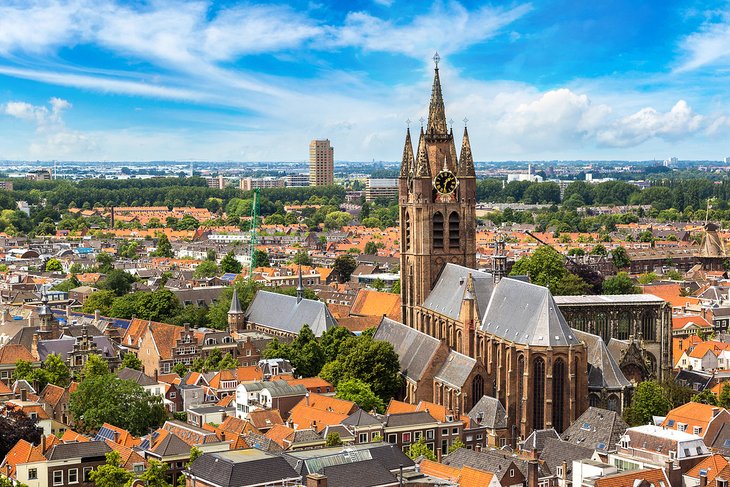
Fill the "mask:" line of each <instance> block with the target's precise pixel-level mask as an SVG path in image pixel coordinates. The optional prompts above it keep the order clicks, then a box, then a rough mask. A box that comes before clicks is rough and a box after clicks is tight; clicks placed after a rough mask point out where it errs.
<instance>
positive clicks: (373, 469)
mask: <svg viewBox="0 0 730 487" xmlns="http://www.w3.org/2000/svg"><path fill="white" fill-rule="evenodd" d="M322 473H323V474H324V475H325V476H326V477H327V487H376V486H380V485H395V484H397V483H398V479H397V478H396V477H395V475H393V474H392V473H390V471H389V470H388V469H387V468H385V467H384V466H383V465H381V464H380V462H378V461H377V460H363V461H361V462H355V463H344V464H342V465H332V466H329V467H324V468H323V469H322Z"/></svg>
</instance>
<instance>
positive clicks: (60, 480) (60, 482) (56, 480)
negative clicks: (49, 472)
mask: <svg viewBox="0 0 730 487" xmlns="http://www.w3.org/2000/svg"><path fill="white" fill-rule="evenodd" d="M57 474H60V478H57V477H56V475H57ZM53 485H63V470H56V471H54V472H53Z"/></svg>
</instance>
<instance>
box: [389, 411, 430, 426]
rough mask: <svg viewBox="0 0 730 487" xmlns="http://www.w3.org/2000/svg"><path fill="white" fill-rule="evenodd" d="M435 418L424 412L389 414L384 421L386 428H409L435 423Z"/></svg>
mask: <svg viewBox="0 0 730 487" xmlns="http://www.w3.org/2000/svg"><path fill="white" fill-rule="evenodd" d="M435 422H436V418H434V417H433V416H431V415H430V414H429V413H427V412H426V411H416V412H414V413H397V414H389V415H388V418H387V419H386V421H385V426H387V427H398V426H410V425H416V424H429V423H435Z"/></svg>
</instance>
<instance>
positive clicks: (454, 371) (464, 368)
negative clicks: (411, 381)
mask: <svg viewBox="0 0 730 487" xmlns="http://www.w3.org/2000/svg"><path fill="white" fill-rule="evenodd" d="M476 364H477V361H476V360H474V359H473V358H471V357H468V356H466V355H464V354H461V353H459V352H455V351H453V350H451V351H450V352H449V355H448V357H446V361H445V362H444V364H443V365H442V366H441V370H439V371H438V372H437V373H436V375H435V376H434V377H435V378H436V379H438V380H440V381H441V382H445V383H447V384H450V385H452V386H454V387H458V388H462V387H464V385H465V384H466V380H467V379H468V378H469V375H470V374H471V373H472V371H473V370H474V367H475V366H476Z"/></svg>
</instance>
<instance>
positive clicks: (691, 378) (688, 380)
mask: <svg viewBox="0 0 730 487" xmlns="http://www.w3.org/2000/svg"><path fill="white" fill-rule="evenodd" d="M611 341H613V340H611ZM712 377H713V376H712V374H709V373H704V372H700V371H697V370H689V369H680V370H679V372H678V373H677V375H676V376H675V377H674V382H676V383H677V384H682V385H685V386H687V387H691V388H692V389H694V390H695V391H697V392H702V391H704V390H705V389H706V388H707V387H708V386H709V385H710V382H712Z"/></svg>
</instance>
